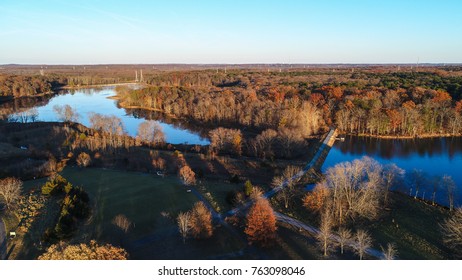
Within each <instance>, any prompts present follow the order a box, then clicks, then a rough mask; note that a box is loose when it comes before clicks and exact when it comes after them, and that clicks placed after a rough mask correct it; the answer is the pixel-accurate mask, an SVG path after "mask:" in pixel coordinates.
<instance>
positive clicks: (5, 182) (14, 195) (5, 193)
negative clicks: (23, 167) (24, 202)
mask: <svg viewBox="0 0 462 280" xmlns="http://www.w3.org/2000/svg"><path fill="white" fill-rule="evenodd" d="M21 192H22V181H21V180H19V179H17V178H12V177H11V178H5V179H2V180H0V196H1V197H2V198H3V201H4V202H5V206H6V208H7V209H8V210H11V209H13V208H14V207H15V206H17V204H18V202H19V199H20V198H21Z"/></svg>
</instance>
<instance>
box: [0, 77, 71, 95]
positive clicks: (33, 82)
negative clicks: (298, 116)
mask: <svg viewBox="0 0 462 280" xmlns="http://www.w3.org/2000/svg"><path fill="white" fill-rule="evenodd" d="M66 83H67V81H66V79H64V78H61V77H58V76H50V77H44V76H22V75H0V96H4V97H7V96H11V97H24V96H34V95H38V94H43V93H49V92H51V91H52V90H53V89H55V88H57V87H59V86H62V85H65V84H66Z"/></svg>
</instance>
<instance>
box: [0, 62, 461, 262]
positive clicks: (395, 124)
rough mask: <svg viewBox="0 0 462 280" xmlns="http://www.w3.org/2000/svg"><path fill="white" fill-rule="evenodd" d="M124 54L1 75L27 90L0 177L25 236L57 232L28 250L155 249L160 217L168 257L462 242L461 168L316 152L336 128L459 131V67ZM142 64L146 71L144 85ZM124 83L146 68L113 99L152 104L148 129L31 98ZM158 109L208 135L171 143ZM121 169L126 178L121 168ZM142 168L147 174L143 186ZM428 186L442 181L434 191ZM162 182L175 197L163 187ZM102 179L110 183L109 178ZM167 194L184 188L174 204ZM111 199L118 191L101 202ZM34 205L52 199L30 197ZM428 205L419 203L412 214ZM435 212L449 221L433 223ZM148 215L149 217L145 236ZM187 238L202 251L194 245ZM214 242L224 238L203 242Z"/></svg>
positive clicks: (406, 254) (30, 253) (403, 252)
mask: <svg viewBox="0 0 462 280" xmlns="http://www.w3.org/2000/svg"><path fill="white" fill-rule="evenodd" d="M62 67H64V66H62ZM111 67H112V66H100V67H99V68H95V69H92V68H90V67H89V68H88V69H78V71H77V70H76V71H75V73H74V72H73V70H74V69H72V70H71V69H67V70H60V71H55V72H53V73H49V72H47V71H43V72H41V73H39V74H36V73H35V74H34V71H32V70H30V71H31V72H28V73H27V74H17V73H14V72H12V73H7V74H1V76H0V77H1V79H3V80H2V81H3V82H2V83H1V86H2V95H3V96H8V97H9V99H13V100H12V101H11V102H10V103H11V104H13V108H9V107H7V106H6V107H5V108H3V107H0V113H1V114H2V115H3V116H7V118H5V119H4V121H2V122H0V132H1V133H0V144H1V146H0V148H2V150H0V151H2V153H3V154H2V153H0V156H2V163H3V166H2V168H1V170H0V176H1V177H2V178H3V177H4V178H6V179H4V180H5V181H2V184H0V185H4V186H9V187H10V189H12V188H13V187H14V189H15V190H16V192H15V195H14V198H15V199H7V198H8V197H9V196H8V195H6V196H5V195H4V194H2V196H3V197H4V200H5V202H6V203H5V206H6V207H7V209H8V211H7V212H8V213H13V212H14V211H16V212H18V213H19V215H20V217H22V216H23V215H24V216H25V217H27V219H30V220H31V221H30V222H28V224H26V225H28V226H23V227H21V228H18V233H22V234H24V238H25V239H19V240H26V241H27V242H28V243H25V244H29V245H30V244H37V242H40V244H44V246H48V249H46V248H45V247H42V248H39V249H33V250H32V249H29V247H31V248H32V247H33V246H22V247H21V246H18V249H15V253H14V255H13V256H14V257H16V258H30V257H33V258H37V257H38V258H39V259H66V258H68V257H69V256H70V255H72V256H71V257H69V258H86V257H88V256H90V255H91V256H92V257H91V258H95V259H99V258H104V256H105V255H106V253H104V254H102V255H98V254H99V253H98V252H101V250H103V252H105V251H106V250H107V251H108V252H111V253H110V254H109V253H108V254H109V255H110V256H109V258H112V259H118V258H120V259H124V258H127V257H129V258H134V259H137V258H146V257H147V258H149V257H151V258H152V257H153V255H152V252H151V253H147V252H145V251H143V250H142V249H140V248H141V247H143V246H141V247H140V246H139V245H138V244H144V243H143V242H148V243H149V244H150V245H149V246H155V247H154V248H161V249H162V248H163V247H162V246H164V244H160V243H156V242H152V241H146V240H145V239H144V238H145V237H144V236H145V235H146V236H147V234H148V233H149V234H151V231H152V230H151V229H149V228H147V227H146V228H143V223H144V226H146V225H149V227H150V226H151V224H152V223H153V221H154V218H153V217H154V216H155V217H156V218H155V220H156V221H157V222H159V223H160V224H158V225H157V224H156V226H159V229H164V228H170V229H173V230H172V232H175V233H176V234H171V233H169V234H168V235H169V237H168V238H169V239H168V240H169V242H172V244H175V245H174V246H173V249H171V248H169V250H165V251H163V254H164V255H162V257H167V258H169V257H178V256H177V255H174V253H172V252H178V251H181V252H182V254H181V257H183V256H184V255H183V253H184V252H186V253H187V254H191V255H187V256H188V257H191V258H199V257H198V256H207V257H209V256H213V255H217V254H218V253H220V254H221V253H223V252H221V251H220V252H215V251H213V250H215V249H217V250H220V249H222V248H224V247H220V246H223V245H217V246H215V245H214V246H203V245H204V244H208V242H210V244H212V243H213V244H222V240H224V239H226V241H228V239H229V240H231V241H229V243H230V244H232V246H231V247H232V248H231V249H229V250H231V255H230V256H234V255H233V254H237V255H236V257H244V258H264V257H266V256H265V254H267V255H268V256H269V257H268V258H275V259H279V258H311V259H328V258H332V259H337V258H338V259H352V258H359V259H371V258H372V259H374V258H379V259H396V258H403V259H420V258H433V259H441V258H457V257H458V256H459V255H458V253H457V252H458V248H460V244H459V243H457V244H455V243H454V240H456V242H460V238H459V237H460V235H457V234H458V230H459V228H460V227H459V225H460V216H461V215H460V210H459V209H458V208H457V205H455V203H454V199H455V194H454V190H455V189H456V188H455V182H454V181H453V179H452V178H451V177H450V176H446V175H444V176H440V177H438V178H436V177H435V178H425V176H426V175H425V174H424V173H423V172H422V171H419V170H413V171H410V172H408V173H407V174H405V172H404V170H402V169H401V168H399V167H398V166H396V165H394V164H383V165H382V164H381V163H379V162H377V161H375V160H374V159H372V158H368V157H364V158H362V159H358V160H354V161H351V162H344V163H340V164H337V165H335V166H333V167H331V168H329V169H327V170H325V171H323V170H317V169H316V170H315V168H313V167H310V168H309V169H307V168H306V166H308V165H306V164H307V161H308V162H310V161H309V160H310V159H311V158H313V159H314V158H317V157H316V154H317V153H316V151H322V149H320V147H322V145H325V144H323V143H324V142H323V141H322V140H321V141H319V139H323V138H324V137H326V138H327V136H325V135H326V134H327V133H326V132H327V131H336V132H335V135H337V131H338V132H339V133H340V134H351V135H367V136H374V137H390V138H393V137H433V136H450V135H452V136H460V135H461V133H462V100H461V99H462V90H461V86H462V70H461V69H460V68H458V67H422V68H420V69H410V68H407V69H402V70H401V69H399V68H396V67H392V66H380V67H373V66H363V67H351V68H347V67H332V68H328V67H319V68H316V67H314V68H297V69H291V68H284V69H281V70H279V69H275V68H267V69H265V68H262V67H260V68H255V69H254V68H248V69H240V68H231V67H230V68H228V69H193V70H190V69H181V70H177V69H173V70H172V69H170V70H165V69H163V70H159V69H154V68H151V69H149V67H148V66H142V65H140V66H138V69H137V70H135V68H133V66H131V67H127V69H125V70H123V67H121V66H118V67H117V68H116V69H111ZM114 67H115V66H114ZM139 68H142V69H143V76H141V69H139ZM403 68H404V67H403ZM36 70H38V69H36ZM282 70H284V71H282ZM39 71H40V70H39ZM135 71H136V78H138V81H137V84H136V85H133V83H134V82H136V81H135V80H133V77H131V76H133V73H134V72H135ZM50 72H51V71H50ZM114 73H117V74H114ZM115 83H121V84H123V83H131V84H130V85H129V86H128V85H118V86H117V87H116V93H117V95H116V96H111V97H110V99H114V102H116V104H117V106H118V107H120V108H124V109H125V112H126V113H127V114H130V112H134V111H140V112H141V113H139V114H134V116H135V115H136V116H138V117H140V118H144V119H145V120H144V121H143V122H141V123H140V124H139V126H138V131H137V132H136V135H132V136H130V135H129V134H128V133H127V129H126V127H125V124H124V122H123V121H122V119H121V118H119V117H117V116H115V115H105V114H104V113H89V114H88V115H87V117H88V120H89V123H88V124H86V125H87V126H85V125H83V124H81V123H79V121H80V119H81V117H82V116H80V115H79V112H77V111H76V110H75V109H74V108H73V107H72V104H66V105H54V106H53V112H54V114H56V116H57V120H58V122H43V121H39V119H38V117H37V116H38V113H37V111H36V110H35V111H34V109H30V108H31V107H33V106H34V105H36V104H42V103H44V104H46V103H48V102H49V101H50V100H51V98H52V97H51V96H50V95H44V94H45V93H49V92H53V93H54V92H56V91H55V90H56V89H59V88H62V87H66V88H71V89H74V88H79V87H85V86H88V85H103V84H111V85H112V86H114V84H115ZM74 92H75V91H72V90H71V93H70V94H73V93H74ZM58 94H59V93H58ZM42 95H44V96H42ZM26 97H27V98H26ZM111 102H112V101H111ZM0 103H1V101H0ZM5 103H6V102H5ZM11 112H15V114H14V115H10V114H11ZM136 116H135V117H136ZM158 116H162V117H160V118H159V119H160V120H161V119H163V118H165V119H174V120H178V121H181V122H182V124H183V125H184V126H185V127H188V128H191V129H193V128H194V127H196V128H201V129H200V131H201V134H202V135H206V136H207V140H208V141H209V142H208V144H207V145H203V146H201V145H190V144H187V143H184V144H172V143H168V141H167V138H166V134H164V131H163V128H162V126H161V122H158V121H159V119H157V118H156V117H158ZM333 128H337V130H335V129H333ZM329 134H330V133H329ZM329 134H327V135H329ZM335 137H336V136H334V137H333V138H332V139H334V140H335ZM328 150H329V149H327V151H326V153H328V152H329V151H328ZM319 168H320V167H319ZM305 169H307V170H305ZM109 170H111V171H109ZM114 170H116V171H114ZM113 171H114V173H112V172H113ZM130 171H136V172H130ZM322 171H323V172H322ZM139 172H142V173H139ZM58 173H59V175H58ZM61 174H66V176H67V177H64V175H61ZM86 174H88V175H86ZM140 174H143V175H142V176H140ZM59 176H63V177H59ZM99 176H108V178H109V177H110V178H111V179H110V180H109V179H108V180H101V179H100V178H101V177H99ZM115 176H120V177H117V178H119V179H112V178H113V177H114V178H115ZM46 177H49V178H48V179H46ZM16 178H20V180H19V179H16ZM36 179H38V181H39V182H40V183H35V182H36ZM21 180H24V182H23V181H21ZM68 180H69V181H68ZM136 180H140V184H139V185H136V186H137V187H136V188H133V187H131V186H133V185H134V184H135V183H134V182H136ZM70 181H72V182H73V183H72V184H71V183H69V182H70ZM74 182H76V183H75V184H76V185H75V186H74V185H73V184H74ZM23 183H24V184H25V185H26V188H25V189H24V190H23V189H21V186H22V184H23ZM106 184H108V185H106ZM109 184H110V187H108V186H109ZM113 185H116V186H118V187H120V189H117V188H118V187H114V188H113ZM424 185H429V186H433V189H432V191H429V189H425V188H424ZM153 186H157V187H158V188H157V187H156V188H157V189H156V192H158V193H161V194H162V195H164V197H162V195H158V194H157V193H156V192H153V191H152V188H153ZM310 186H311V189H309V187H310ZM98 187H101V190H103V189H104V190H106V189H107V190H111V191H110V192H109V193H107V194H105V193H101V191H100V190H99V189H98ZM425 190H427V196H425ZM26 191H27V192H28V193H27V196H23V193H26ZM430 192H431V193H430ZM4 193H6V191H4ZM408 194H409V195H408ZM446 194H447V196H448V197H449V204H448V205H447V206H445V205H440V204H438V202H437V199H436V197H437V195H446ZM100 195H102V196H101V197H100ZM151 195H152V196H151ZM158 197H162V200H163V201H158V202H157V204H159V206H158V207H157V208H158V209H157V208H156V211H155V213H154V212H153V213H151V214H149V215H148V216H145V213H144V212H145V211H144V210H143V211H140V209H138V208H137V207H138V201H147V200H153V199H157V198H158ZM166 197H169V198H172V197H174V198H175V203H174V205H173V206H172V205H167V202H169V201H168V200H167V199H165V198H166ZM429 197H430V198H429ZM26 198H27V199H26ZM127 198H129V199H127ZM105 199H117V201H116V200H113V201H112V202H114V201H116V203H115V204H111V203H101V202H102V201H105ZM135 199H136V201H137V203H133V201H135ZM176 199H178V201H181V203H177V202H176ZM118 203H122V204H123V205H125V210H124V211H123V212H122V211H121V210H120V209H121V208H119V207H118V206H117V207H115V206H113V205H119V204H118ZM164 203H165V204H164ZM31 204H32V206H34V207H37V209H38V210H36V208H33V210H30V208H31ZM35 204H37V205H35ZM141 206H142V205H141V204H140V207H141ZM106 207H108V208H106ZM40 209H47V211H49V212H45V211H43V212H41V211H40ZM235 209H237V210H236V211H234V210H235ZM103 210H104V211H108V210H109V211H110V213H111V214H110V215H107V217H105V218H104V219H103V220H98V219H97V220H94V221H93V222H94V224H93V225H92V227H93V226H94V228H95V230H96V229H98V230H99V228H100V227H101V225H105V227H106V229H105V230H106V233H107V234H106V235H105V236H104V238H101V239H99V238H95V236H98V235H97V234H95V233H93V235H91V236H90V237H91V238H94V240H93V239H88V240H86V241H85V243H80V242H81V241H80V239H79V238H77V237H79V236H80V234H82V233H84V232H85V231H88V232H92V231H93V229H91V227H87V228H86V227H83V226H82V224H83V223H86V221H87V219H90V218H91V217H92V215H93V214H94V213H98V211H103ZM135 210H137V211H135ZM31 211H32V212H33V213H32V214H30V213H29V212H31ZM47 213H53V215H54V218H53V219H49V218H47V217H51V216H53V215H48V214H47ZM413 215H415V217H417V218H415V219H411V218H412V217H411V216H413ZM5 217H7V218H8V217H9V216H5ZM18 217H19V216H18ZM89 217H90V218H89ZM34 219H35V222H33V221H34ZM138 219H139V220H138ZM7 221H8V219H7ZM19 221H20V219H19V218H18V219H17V222H18V223H19ZM15 222H16V221H15ZM135 223H136V224H137V228H135V226H134V225H135ZM435 224H438V225H439V226H438V228H437V229H432V230H428V229H429V228H430V227H431V226H433V225H435ZM37 225H40V227H37ZM8 228H10V227H9V226H8ZM302 228H304V229H305V232H303V233H301V232H302ZM306 228H308V230H306ZM310 228H314V229H315V230H311V231H310V230H309V229H310ZM138 230H143V232H142V233H140V234H141V235H140V236H139V237H136V238H135V236H136V235H135V234H134V233H135V232H138ZM156 230H157V229H156ZM30 232H34V234H31V235H28V234H29V233H30ZM88 232H85V234H86V233H88ZM95 232H96V231H95ZM223 233H226V234H227V235H223ZM162 234H163V233H162V232H156V233H155V236H163V235H162ZM454 235H456V237H453V236H454ZM142 236H143V237H142ZM230 236H232V238H230ZM291 236H295V237H294V239H293V240H305V241H307V242H305V241H304V242H305V243H304V245H302V246H304V247H303V249H301V250H299V251H298V252H295V251H294V250H293V248H298V247H299V244H297V245H293V244H291V245H290V246H291V247H290V248H289V249H288V246H289V245H287V244H288V243H290V242H294V241H293V240H291V239H290V238H291ZM73 238H76V239H73ZM146 238H147V237H146ZM177 239H178V240H179V242H178V240H177ZM70 240H72V241H70ZM90 240H92V241H90ZM204 240H207V241H204ZM242 240H244V241H243V242H242ZM62 241H63V242H64V243H62ZM77 241H78V242H77ZM16 242H17V241H16ZM66 242H67V243H66ZM204 242H207V243H204ZM214 242H216V243H214ZM12 244H16V243H13V242H12ZM18 244H19V243H18ZM79 244H80V245H79ZM111 244H112V245H114V246H117V247H112V245H111ZM226 244H227V243H226ZM454 244H455V245H454ZM74 246H80V247H79V248H80V249H79V250H81V251H82V252H80V251H79V250H77V249H76V247H74ZM105 246H106V247H105ZM119 246H120V247H119ZM137 246H138V247H137ZM187 246H199V247H198V248H201V250H189V251H188V250H187V249H185V248H187ZM379 247H380V248H381V250H378V248H379ZM34 248H35V247H34ZM202 249H204V250H205V251H207V250H211V251H210V252H208V251H207V252H208V253H204V255H199V253H197V252H199V251H201V252H202ZM153 251H155V252H156V253H157V250H153ZM212 251H213V253H212ZM70 252H74V253H73V254H71V253H70ZM371 252H372V253H371ZM112 254H113V255H112ZM207 254H208V255H207ZM239 254H241V255H239ZM298 254H300V255H298ZM155 257H157V255H156V256H155Z"/></svg>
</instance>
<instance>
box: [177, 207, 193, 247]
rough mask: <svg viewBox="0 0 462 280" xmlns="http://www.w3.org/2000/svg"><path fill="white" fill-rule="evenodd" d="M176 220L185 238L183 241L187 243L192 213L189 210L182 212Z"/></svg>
mask: <svg viewBox="0 0 462 280" xmlns="http://www.w3.org/2000/svg"><path fill="white" fill-rule="evenodd" d="M176 220H177V223H178V229H179V231H180V234H181V237H182V238H183V243H185V242H186V237H188V234H189V232H190V231H191V214H190V213H189V212H185V213H183V212H180V214H178V217H177V219H176Z"/></svg>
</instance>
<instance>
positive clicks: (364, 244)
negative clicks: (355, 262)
mask: <svg viewBox="0 0 462 280" xmlns="http://www.w3.org/2000/svg"><path fill="white" fill-rule="evenodd" d="M371 246H372V238H371V236H370V235H369V233H368V232H367V231H365V230H362V229H360V230H358V231H356V240H355V243H354V244H353V249H354V250H355V252H356V254H357V255H358V256H359V259H360V260H362V259H363V257H364V254H365V253H366V251H367V250H368V249H369V248H370V247H371Z"/></svg>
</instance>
